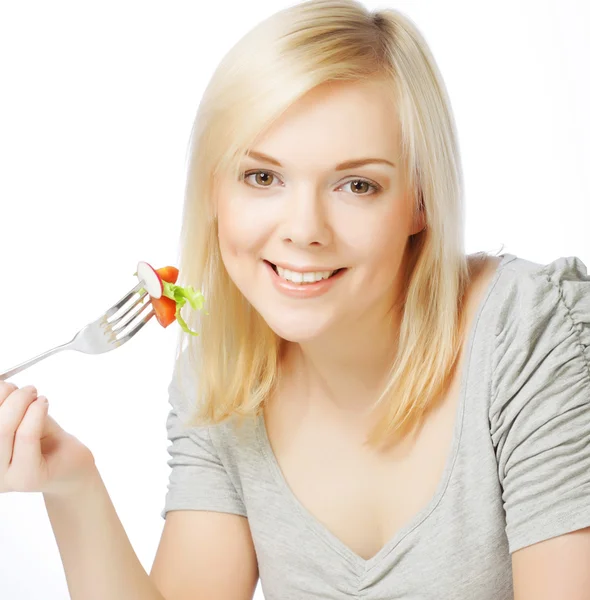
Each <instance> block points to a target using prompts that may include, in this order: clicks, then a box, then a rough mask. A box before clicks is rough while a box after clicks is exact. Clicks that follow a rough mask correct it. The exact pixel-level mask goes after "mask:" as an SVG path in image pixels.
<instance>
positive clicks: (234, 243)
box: [218, 198, 270, 264]
mask: <svg viewBox="0 0 590 600" xmlns="http://www.w3.org/2000/svg"><path fill="white" fill-rule="evenodd" d="M251 204H252V203H250V202H248V200H243V201H240V199H239V198H238V199H236V198H234V199H232V200H226V201H224V200H221V201H220V203H219V205H218V236H219V246H220V250H221V254H222V257H223V259H224V261H226V264H227V261H230V260H242V259H252V258H258V257H259V255H260V254H261V251H262V249H263V247H264V244H265V243H266V240H267V239H268V237H269V231H270V227H269V224H268V223H267V222H266V221H268V218H266V219H265V214H264V210H259V209H258V208H257V207H256V206H252V205H251Z"/></svg>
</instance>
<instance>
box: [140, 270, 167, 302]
mask: <svg viewBox="0 0 590 600" xmlns="http://www.w3.org/2000/svg"><path fill="white" fill-rule="evenodd" d="M137 278H138V279H139V281H143V283H144V284H145V289H146V290H147V293H148V294H149V295H150V296H151V297H152V298H156V299H158V298H161V297H162V294H163V292H164V285H163V284H162V278H161V277H160V276H159V275H158V274H157V273H156V271H155V269H154V268H153V267H152V266H151V265H149V264H148V263H146V262H138V263H137Z"/></svg>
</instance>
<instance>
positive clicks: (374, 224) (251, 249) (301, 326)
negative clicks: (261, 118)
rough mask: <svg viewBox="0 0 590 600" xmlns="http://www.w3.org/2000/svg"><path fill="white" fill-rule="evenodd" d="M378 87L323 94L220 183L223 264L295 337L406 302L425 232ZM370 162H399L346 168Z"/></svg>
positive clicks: (308, 100)
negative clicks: (406, 264)
mask: <svg viewBox="0 0 590 600" xmlns="http://www.w3.org/2000/svg"><path fill="white" fill-rule="evenodd" d="M381 86H382V84H380V83H378V82H370V83H364V82H363V83H351V82H336V83H330V84H323V85H321V86H319V87H317V88H315V89H314V90H312V91H311V92H309V93H308V94H307V95H306V96H304V97H302V98H301V99H300V100H299V101H298V102H297V103H296V104H294V105H292V106H291V107H290V108H289V109H288V110H287V111H286V112H285V113H284V114H283V115H282V116H281V118H280V120H279V121H276V122H275V123H273V126H272V128H270V129H268V130H267V131H266V132H265V133H264V135H263V136H261V137H260V138H259V139H258V140H257V141H256V143H254V144H253V145H252V146H251V148H250V149H249V154H250V155H251V156H248V157H247V158H246V159H245V160H244V161H243V163H242V165H241V169H240V172H241V173H242V177H241V178H240V179H238V180H235V181H233V180H229V178H226V179H225V180H222V181H221V182H220V185H219V187H218V190H217V193H218V196H217V198H218V200H217V202H218V205H217V214H218V235H219V244H220V250H221V255H222V259H223V262H224V264H225V267H226V269H227V271H228V273H229V275H230V277H231V278H232V280H233V281H234V282H235V284H236V286H237V287H238V288H239V289H240V290H241V292H242V293H243V295H244V296H245V297H246V299H247V300H248V301H249V302H250V303H251V304H252V305H253V306H254V308H255V309H256V310H257V311H258V312H259V313H260V314H261V315H262V317H263V318H264V319H265V321H266V322H267V323H268V325H269V326H270V327H271V328H272V329H273V330H274V331H275V332H276V333H277V334H278V335H279V336H281V337H282V338H284V339H286V340H288V341H292V342H306V341H311V340H313V339H317V338H319V337H320V336H325V335H329V334H331V333H334V332H336V331H342V330H346V328H350V327H351V325H352V324H353V323H358V322H362V321H364V320H367V319H370V318H383V319H385V318H386V315H387V313H388V312H389V310H390V309H391V307H392V305H393V303H394V302H395V300H396V297H397V293H398V284H399V279H400V276H399V275H400V274H401V267H402V265H403V259H404V252H405V247H406V243H407V240H408V237H409V236H410V235H412V234H414V233H416V232H418V231H420V230H421V229H422V228H423V226H424V222H423V221H422V220H419V219H416V218H413V204H412V198H411V195H410V194H409V193H408V192H407V191H406V189H405V180H404V178H403V173H402V168H401V165H400V163H399V157H400V132H399V125H398V123H397V122H396V120H395V118H394V115H393V111H392V107H391V101H390V100H389V97H388V95H387V93H386V91H385V89H384V88H383V87H381ZM260 155H265V156H264V157H261V156H260ZM365 158H372V159H382V160H383V161H388V162H390V163H393V165H392V164H388V162H378V163H374V162H371V163H367V164H363V165H358V166H352V165H348V166H347V165H345V166H344V167H339V165H341V163H345V162H349V161H354V160H359V159H365ZM273 265H274V266H273ZM284 269H287V271H285V270H284ZM337 269H341V270H340V271H337V272H336V273H335V274H334V275H332V276H331V277H329V278H328V279H322V280H320V281H316V282H314V283H312V282H311V281H310V280H313V281H315V280H316V279H319V278H320V277H326V276H328V275H330V274H331V273H332V272H333V271H335V270H337ZM318 272H319V273H318ZM300 273H306V275H300ZM287 279H295V282H289V281H287ZM302 279H303V282H301V280H302Z"/></svg>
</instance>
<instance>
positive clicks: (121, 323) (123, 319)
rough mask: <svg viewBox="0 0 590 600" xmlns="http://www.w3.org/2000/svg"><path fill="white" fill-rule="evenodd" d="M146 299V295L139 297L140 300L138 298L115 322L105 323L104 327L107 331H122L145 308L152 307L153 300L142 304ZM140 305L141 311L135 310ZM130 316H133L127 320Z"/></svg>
mask: <svg viewBox="0 0 590 600" xmlns="http://www.w3.org/2000/svg"><path fill="white" fill-rule="evenodd" d="M144 298H145V294H144V295H142V296H139V298H137V300H136V301H135V302H134V303H133V304H131V305H130V306H129V307H128V308H127V309H126V310H125V312H124V313H123V314H122V315H120V316H118V317H117V318H116V319H115V320H113V321H110V322H108V321H107V322H103V325H104V326H105V327H106V328H107V329H110V330H112V331H115V332H118V331H121V329H123V328H124V327H126V326H127V325H128V324H129V323H130V322H131V321H132V320H133V319H134V318H135V317H136V316H137V315H138V314H140V313H141V311H142V310H143V309H144V307H146V306H147V305H148V304H150V305H151V298H150V299H149V300H148V301H147V302H143V303H142V301H143V299H144ZM138 304H139V305H140V306H141V308H140V309H139V310H135V307H136V306H137V305H138ZM128 315H131V316H130V317H129V318H127V317H128ZM115 327H117V330H115Z"/></svg>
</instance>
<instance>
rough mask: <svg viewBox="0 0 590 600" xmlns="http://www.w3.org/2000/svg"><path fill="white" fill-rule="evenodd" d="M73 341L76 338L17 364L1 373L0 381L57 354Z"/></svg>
mask: <svg viewBox="0 0 590 600" xmlns="http://www.w3.org/2000/svg"><path fill="white" fill-rule="evenodd" d="M73 341H74V340H71V341H69V342H68V343H67V344H62V345H61V346H56V347H55V348H52V349H51V350H47V352H43V353H42V354H39V355H38V356H35V357H33V358H31V359H29V360H27V361H25V362H23V363H21V364H20V365H16V367H13V368H12V369H10V370H9V371H6V373H0V381H6V379H8V378H9V377H12V376H13V375H16V374H17V373H20V372H21V371H24V370H25V369H27V368H29V367H30V366H32V365H34V364H36V363H38V362H40V361H42V360H43V359H44V358H47V357H48V356H51V355H52V354H57V353H58V352H61V351H62V350H67V349H68V347H69V346H70V345H71V344H72V342H73Z"/></svg>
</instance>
